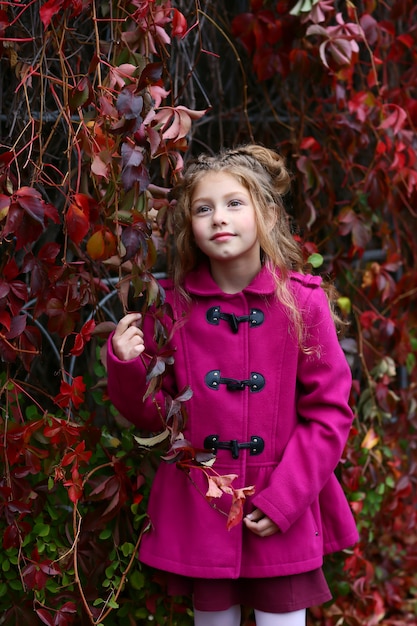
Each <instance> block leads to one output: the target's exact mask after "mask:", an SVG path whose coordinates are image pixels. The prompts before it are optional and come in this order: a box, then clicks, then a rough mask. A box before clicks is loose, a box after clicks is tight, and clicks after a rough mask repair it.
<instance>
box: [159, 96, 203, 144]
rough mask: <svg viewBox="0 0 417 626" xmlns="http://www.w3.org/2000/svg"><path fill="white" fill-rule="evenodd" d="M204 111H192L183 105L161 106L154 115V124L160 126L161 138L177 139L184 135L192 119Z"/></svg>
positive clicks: (197, 117) (195, 118)
mask: <svg viewBox="0 0 417 626" xmlns="http://www.w3.org/2000/svg"><path fill="white" fill-rule="evenodd" d="M206 111H207V109H205V110H204V111H193V110H191V109H188V108H187V107H185V106H181V105H180V106H177V107H161V108H160V109H159V111H158V112H157V113H156V115H155V118H154V120H155V122H156V124H158V125H160V126H161V131H162V137H163V139H165V140H166V139H174V140H175V141H177V140H178V139H181V138H183V137H185V136H186V135H187V134H188V133H189V131H190V129H191V123H192V121H193V120H198V119H200V118H201V117H203V115H204V114H205V113H206Z"/></svg>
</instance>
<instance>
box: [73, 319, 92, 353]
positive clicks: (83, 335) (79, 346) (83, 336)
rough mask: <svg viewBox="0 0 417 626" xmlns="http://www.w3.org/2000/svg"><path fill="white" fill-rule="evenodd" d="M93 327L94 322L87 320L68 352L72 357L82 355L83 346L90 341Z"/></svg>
mask: <svg viewBox="0 0 417 626" xmlns="http://www.w3.org/2000/svg"><path fill="white" fill-rule="evenodd" d="M95 326H96V323H95V321H94V320H89V321H88V322H86V323H85V324H84V326H83V327H82V328H81V330H80V332H79V333H78V334H77V336H76V337H75V342H74V347H73V348H72V350H71V351H70V354H71V355H72V356H80V354H82V352H83V350H84V347H85V344H86V343H88V342H89V341H90V339H91V336H92V333H93V331H94V328H95Z"/></svg>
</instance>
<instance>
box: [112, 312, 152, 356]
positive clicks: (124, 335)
mask: <svg viewBox="0 0 417 626" xmlns="http://www.w3.org/2000/svg"><path fill="white" fill-rule="evenodd" d="M141 317H142V316H141V314H140V313H128V314H127V315H125V316H124V317H122V319H121V320H120V322H119V323H118V324H117V326H116V330H115V331H114V335H113V337H112V346H113V352H114V354H115V355H116V356H117V358H118V359H120V360H121V361H129V360H130V359H135V358H136V357H137V356H139V354H142V352H143V351H144V350H145V344H144V342H143V332H142V331H141V329H140V328H138V327H137V325H136V322H138V321H139V320H140V319H141Z"/></svg>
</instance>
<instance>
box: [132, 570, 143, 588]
mask: <svg viewBox="0 0 417 626" xmlns="http://www.w3.org/2000/svg"><path fill="white" fill-rule="evenodd" d="M129 585H130V586H131V587H133V589H137V590H139V589H143V587H144V585H145V576H144V574H143V573H142V572H138V570H135V571H134V572H132V574H131V575H130V576H129Z"/></svg>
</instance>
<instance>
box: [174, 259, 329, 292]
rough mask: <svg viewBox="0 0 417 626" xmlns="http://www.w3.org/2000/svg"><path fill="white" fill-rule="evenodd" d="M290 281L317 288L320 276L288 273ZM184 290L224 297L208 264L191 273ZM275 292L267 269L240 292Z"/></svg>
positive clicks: (262, 270)
mask: <svg viewBox="0 0 417 626" xmlns="http://www.w3.org/2000/svg"><path fill="white" fill-rule="evenodd" d="M290 279H291V281H292V282H293V284H294V281H296V282H297V283H301V284H304V285H306V286H307V285H308V286H309V287H313V288H314V287H318V286H319V285H320V283H321V282H322V279H321V277H320V276H313V275H311V274H306V275H305V274H299V273H298V272H290ZM184 287H185V290H186V291H187V292H188V293H189V294H190V295H196V296H223V297H224V296H225V295H227V294H224V292H223V291H222V290H221V289H220V287H219V286H218V285H217V283H216V282H215V281H214V280H213V278H212V276H211V273H210V266H209V264H208V263H202V264H201V265H199V266H198V267H197V268H196V269H195V270H193V271H191V272H190V273H189V274H188V275H187V276H186V278H185V281H184ZM275 292H276V283H275V280H274V276H273V275H272V274H271V272H270V270H269V269H268V267H265V266H264V267H262V268H261V270H260V272H259V273H258V274H257V275H256V276H255V278H254V279H253V280H252V282H251V283H250V284H249V285H248V286H247V287H245V289H243V290H242V293H248V294H249V293H253V294H258V295H264V296H265V295H269V294H274V293H275Z"/></svg>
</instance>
